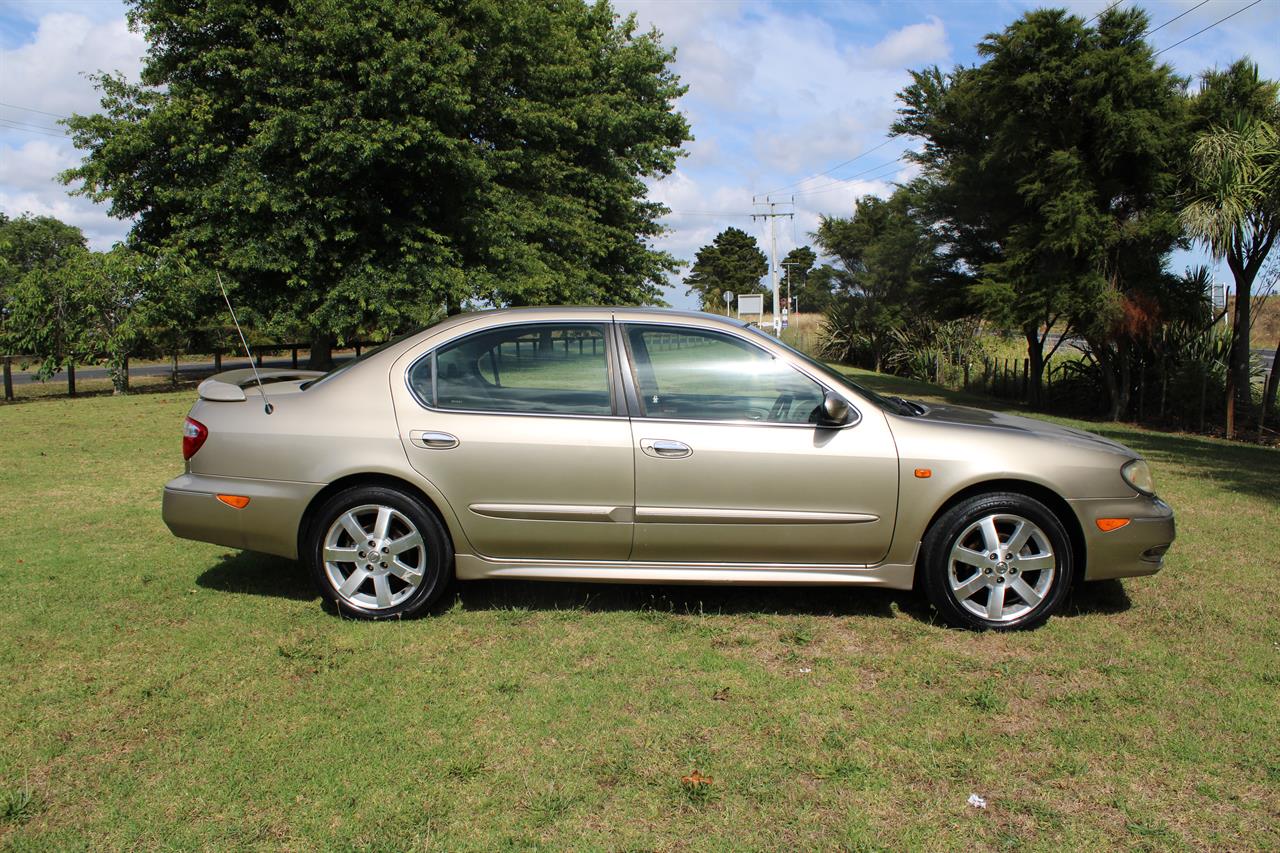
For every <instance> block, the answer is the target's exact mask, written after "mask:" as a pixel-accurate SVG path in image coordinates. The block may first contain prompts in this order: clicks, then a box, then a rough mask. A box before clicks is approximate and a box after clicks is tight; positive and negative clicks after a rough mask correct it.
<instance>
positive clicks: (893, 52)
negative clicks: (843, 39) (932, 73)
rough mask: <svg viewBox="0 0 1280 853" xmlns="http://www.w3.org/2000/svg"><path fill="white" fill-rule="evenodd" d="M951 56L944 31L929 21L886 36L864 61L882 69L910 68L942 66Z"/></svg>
mask: <svg viewBox="0 0 1280 853" xmlns="http://www.w3.org/2000/svg"><path fill="white" fill-rule="evenodd" d="M950 55H951V49H950V46H949V45H948V44H947V28H946V27H945V26H943V24H942V21H940V20H939V19H937V18H935V17H930V18H929V20H928V22H927V23H923V24H911V25H909V26H905V27H903V28H902V29H900V30H895V31H893V32H891V33H889V35H887V36H885V37H884V38H883V39H881V40H880V42H879V43H877V44H876V46H875V47H873V48H871V50H869V51H867V54H866V57H867V59H868V60H869V61H870V62H871V63H873V64H874V65H876V66H879V67H881V68H895V69H897V68H909V67H913V66H920V65H928V64H932V63H936V62H943V61H944V60H946V59H947V58H948V57H949V56H950Z"/></svg>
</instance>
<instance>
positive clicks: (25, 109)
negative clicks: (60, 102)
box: [0, 101, 71, 118]
mask: <svg viewBox="0 0 1280 853" xmlns="http://www.w3.org/2000/svg"><path fill="white" fill-rule="evenodd" d="M0 107H8V108H9V109H11V110H22V111H23V112H24V113H39V114H40V115H42V116H50V117H51V118H71V116H64V115H62V114H61V113H47V112H45V111H44V110H34V109H32V108H31V107H20V106H18V105H17V104H6V103H5V102H4V101H0Z"/></svg>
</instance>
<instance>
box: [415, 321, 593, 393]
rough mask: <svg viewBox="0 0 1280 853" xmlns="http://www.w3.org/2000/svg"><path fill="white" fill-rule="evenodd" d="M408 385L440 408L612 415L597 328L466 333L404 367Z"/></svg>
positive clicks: (547, 327) (555, 326)
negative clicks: (407, 370) (426, 356)
mask: <svg viewBox="0 0 1280 853" xmlns="http://www.w3.org/2000/svg"><path fill="white" fill-rule="evenodd" d="M433 358H434V361H435V363H434V370H435V373H434V381H433V375H432V359H433ZM409 384H410V385H411V386H412V387H413V389H414V390H415V391H416V392H417V394H418V396H419V397H420V398H422V399H423V400H427V401H430V402H431V404H432V405H433V406H435V407H436V408H439V409H464V410H471V411H483V412H511V413H530V414H555V415H609V414H612V413H613V407H612V404H611V402H610V396H609V362H608V358H607V355H606V353H605V334H604V328H603V327H602V326H599V325H591V324H545V325H521V326H507V327H503V328H498V329H491V330H489V331H486V332H481V333H478V334H475V335H469V336H467V337H465V338H462V339H461V340H458V341H454V342H453V343H450V344H447V345H445V346H443V347H441V348H440V349H438V350H436V352H435V353H433V355H432V356H431V357H428V358H423V359H419V360H418V361H417V362H416V363H415V364H414V366H413V367H412V368H411V369H410V372H409Z"/></svg>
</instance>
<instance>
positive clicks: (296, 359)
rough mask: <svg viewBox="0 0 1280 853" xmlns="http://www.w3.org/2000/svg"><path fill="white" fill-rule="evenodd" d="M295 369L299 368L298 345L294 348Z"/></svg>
mask: <svg viewBox="0 0 1280 853" xmlns="http://www.w3.org/2000/svg"><path fill="white" fill-rule="evenodd" d="M293 369H294V370H297V369H298V348H297V347H294V348H293Z"/></svg>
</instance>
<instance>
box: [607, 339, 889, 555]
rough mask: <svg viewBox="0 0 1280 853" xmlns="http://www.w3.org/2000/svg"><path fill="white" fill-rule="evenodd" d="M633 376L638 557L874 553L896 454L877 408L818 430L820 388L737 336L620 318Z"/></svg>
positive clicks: (884, 527)
mask: <svg viewBox="0 0 1280 853" xmlns="http://www.w3.org/2000/svg"><path fill="white" fill-rule="evenodd" d="M620 331H621V333H622V337H623V339H624V342H625V350H626V359H625V364H624V368H625V369H627V370H628V371H629V380H630V382H631V383H632V384H633V385H634V393H633V395H632V399H633V404H634V405H636V406H637V411H634V412H633V413H632V414H633V417H632V421H631V428H632V440H633V448H632V452H633V455H634V459H635V489H636V533H635V547H634V549H633V550H632V559H633V560H644V561H663V562H667V561H673V562H719V563H800V564H806V563H828V564H830V563H845V564H870V563H875V562H878V561H879V560H880V559H882V558H883V557H884V555H885V554H886V553H887V552H888V549H889V544H890V541H891V539H892V537H893V525H894V515H895V512H896V509H897V499H898V458H897V451H896V448H895V445H894V442H893V437H892V435H891V434H890V432H889V428H888V424H887V423H886V422H885V419H884V416H883V415H882V414H881V413H880V412H879V411H876V410H874V409H871V410H869V411H866V412H862V413H861V414H860V417H859V419H858V420H857V421H856V422H855V423H853V424H851V425H849V426H845V427H843V428H839V429H833V428H829V427H822V426H818V425H816V423H815V422H814V421H815V420H816V414H817V413H816V411H815V410H817V409H818V408H819V407H820V406H821V403H822V396H823V392H824V390H825V389H824V387H823V386H822V385H820V384H819V383H818V382H817V381H815V379H813V378H811V377H810V376H808V375H806V374H804V373H802V372H800V371H799V370H797V369H796V368H795V367H794V366H792V365H791V364H790V363H789V362H788V361H786V360H784V359H782V358H779V357H777V356H775V355H774V354H772V353H770V352H769V351H768V350H766V349H764V348H763V347H761V346H759V345H757V344H755V343H753V342H751V341H749V340H748V339H746V338H745V337H740V336H738V335H735V334H730V333H728V332H724V331H719V330H712V329H706V328H700V327H682V326H674V325H670V324H661V323H641V322H635V323H628V324H622V325H621V326H620Z"/></svg>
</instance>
